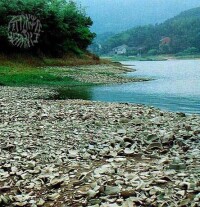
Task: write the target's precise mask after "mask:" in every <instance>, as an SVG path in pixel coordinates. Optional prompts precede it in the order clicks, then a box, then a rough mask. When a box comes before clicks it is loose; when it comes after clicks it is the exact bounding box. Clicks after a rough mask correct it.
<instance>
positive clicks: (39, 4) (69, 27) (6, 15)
mask: <svg viewBox="0 0 200 207" xmlns="http://www.w3.org/2000/svg"><path fill="white" fill-rule="evenodd" d="M26 14H29V15H32V16H34V17H36V18H37V19H38V20H39V21H40V22H41V25H42V29H41V32H40V36H39V37H38V43H37V44H35V45H34V46H33V47H28V48H22V47H21V48H20V47H16V46H14V45H13V44H11V43H10V42H9V41H8V35H9V34H8V32H9V30H8V25H9V22H10V21H11V20H12V18H13V17H15V16H19V15H26ZM92 24H93V22H92V20H91V18H90V17H88V16H87V15H86V14H85V12H84V10H83V9H82V8H81V7H79V6H78V5H77V4H76V3H74V1H70V0H69V1H66V0H37V1H36V0H10V1H8V0H1V1H0V45H1V47H0V52H4V53H5V52H8V53H11V52H25V53H27V52H30V53H33V54H38V53H43V54H45V55H52V56H62V55H64V54H66V53H72V52H73V53H77V54H80V53H81V52H83V51H85V50H86V49H87V47H88V45H89V44H91V43H92V40H93V38H94V37H95V34H94V33H92V32H91V31H90V26H91V25H92Z"/></svg>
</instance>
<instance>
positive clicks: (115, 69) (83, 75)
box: [44, 63, 150, 84]
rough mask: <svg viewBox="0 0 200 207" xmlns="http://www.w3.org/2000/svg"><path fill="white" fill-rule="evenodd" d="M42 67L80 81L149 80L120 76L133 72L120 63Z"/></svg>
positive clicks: (146, 79) (128, 81)
mask: <svg viewBox="0 0 200 207" xmlns="http://www.w3.org/2000/svg"><path fill="white" fill-rule="evenodd" d="M44 69H45V70H46V71H47V72H49V73H52V74H53V75H58V76H60V77H70V78H73V79H74V80H77V81H80V82H82V83H92V84H115V83H130V82H139V81H149V80H150V79H148V78H138V77H137V78H134V77H133V78H130V77H126V76H122V74H124V73H127V72H133V71H134V69H131V68H128V67H125V66H123V65H121V64H120V63H118V64H117V63H112V64H101V65H88V66H73V67H45V68H44Z"/></svg>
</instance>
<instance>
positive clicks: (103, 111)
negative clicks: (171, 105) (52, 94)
mask: <svg viewBox="0 0 200 207" xmlns="http://www.w3.org/2000/svg"><path fill="white" fill-rule="evenodd" d="M1 89H2V90H0V97H3V98H0V117H1V119H0V120H1V122H0V135H1V136H0V141H1V142H0V143H1V148H0V149H1V150H0V162H1V165H0V186H1V187H0V192H1V197H0V203H1V204H3V205H4V206H10V207H11V206H29V205H30V206H31V205H33V204H34V205H36V206H44V207H48V206H54V207H61V206H63V207H64V206H66V205H67V206H73V207H77V206H90V207H104V206H113V205H115V206H116V207H118V206H119V207H121V206H127V205H131V206H137V205H139V204H140V205H141V204H142V205H143V206H150V205H154V206H158V205H161V204H163V205H165V204H164V203H165V202H166V199H167V203H168V205H169V204H170V205H179V206H181V205H182V203H183V202H184V203H185V202H187V203H186V204H185V205H186V206H187V205H189V203H192V204H193V206H198V203H199V201H200V200H199V199H200V197H199V194H198V192H199V187H200V186H199V180H198V176H200V171H199V169H200V168H199V167H200V157H199V156H200V142H199V139H200V130H199V125H200V116H196V115H192V116H187V115H185V114H184V113H172V112H164V111H161V110H159V109H155V108H153V107H148V106H143V105H134V104H120V103H103V102H92V101H84V100H60V101H59V100H52V101H50V100H42V99H41V100H38V99H37V97H38V95H39V94H42V93H43V94H46V93H48V90H46V89H42V88H41V89H36V88H33V89H31V88H11V87H3V88H1ZM20 96H21V97H20ZM19 189H20V191H19ZM161 195H162V196H164V197H166V198H165V199H162V197H161ZM174 198H176V199H174ZM31 203H32V204H31Z"/></svg>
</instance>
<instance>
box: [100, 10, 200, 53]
mask: <svg viewBox="0 0 200 207" xmlns="http://www.w3.org/2000/svg"><path fill="white" fill-rule="evenodd" d="M161 40H162V41H161ZM123 44H125V45H127V46H128V47H129V48H130V49H129V51H127V53H126V55H136V54H138V53H141V54H142V55H145V54H147V55H150V56H152V55H160V54H178V56H180V55H195V54H198V53H199V52H200V7H199V8H195V9H191V10H188V11H185V12H182V13H181V14H180V15H178V16H176V17H174V18H172V19H169V20H167V21H166V22H164V23H162V24H157V25H147V26H140V27H136V28H133V29H130V30H128V31H126V32H122V33H120V34H117V35H115V36H113V37H112V38H110V39H109V40H107V41H106V42H105V43H104V44H103V48H102V50H101V54H108V53H110V52H111V51H112V49H113V48H115V47H117V46H120V45H123Z"/></svg>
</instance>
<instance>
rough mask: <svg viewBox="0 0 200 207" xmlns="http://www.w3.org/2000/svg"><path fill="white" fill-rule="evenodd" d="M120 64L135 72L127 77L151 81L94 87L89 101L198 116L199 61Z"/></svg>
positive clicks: (199, 103) (199, 106) (199, 97)
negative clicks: (132, 105) (135, 105)
mask: <svg viewBox="0 0 200 207" xmlns="http://www.w3.org/2000/svg"><path fill="white" fill-rule="evenodd" d="M122 63H123V64H124V65H131V66H128V67H130V68H134V69H136V70H137V71H136V72H131V73H128V74H126V75H127V76H129V77H135V76H136V77H146V78H153V79H155V80H152V81H148V82H139V83H128V84H119V85H112V86H97V87H94V88H92V89H91V91H90V99H91V100H96V101H106V102H107V101H109V102H128V103H138V104H146V105H150V106H155V107H158V108H160V109H164V110H168V111H181V112H185V113H198V114H200V60H169V61H142V62H139V61H125V62H122Z"/></svg>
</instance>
